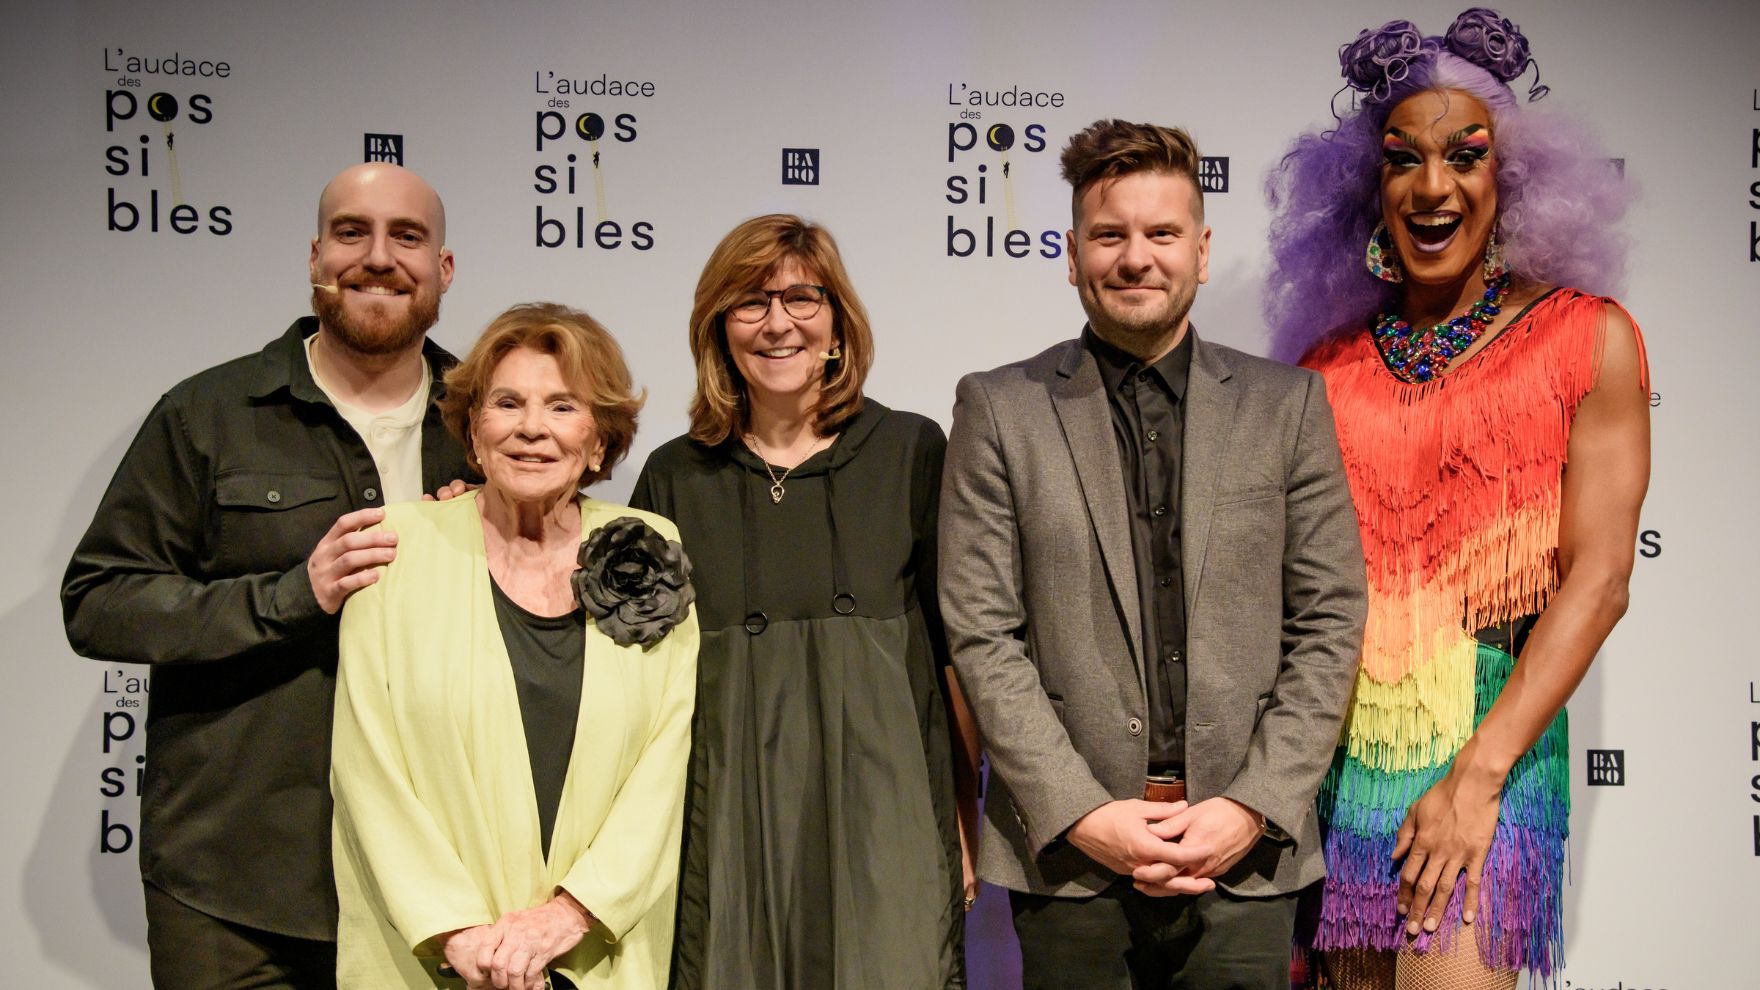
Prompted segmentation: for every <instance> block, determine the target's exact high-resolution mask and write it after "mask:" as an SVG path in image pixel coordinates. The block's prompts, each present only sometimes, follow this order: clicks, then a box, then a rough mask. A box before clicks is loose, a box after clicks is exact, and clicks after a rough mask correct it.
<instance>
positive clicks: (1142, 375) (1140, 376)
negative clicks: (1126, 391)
mask: <svg viewBox="0 0 1760 990" xmlns="http://www.w3.org/2000/svg"><path fill="white" fill-rule="evenodd" d="M1148 380H1149V373H1148V372H1147V371H1139V372H1137V381H1140V382H1147V381H1148Z"/></svg>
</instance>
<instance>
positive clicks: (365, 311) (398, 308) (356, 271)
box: [308, 162, 453, 355]
mask: <svg viewBox="0 0 1760 990" xmlns="http://www.w3.org/2000/svg"><path fill="white" fill-rule="evenodd" d="M308 264H309V269H310V273H311V282H312V310H313V312H315V313H317V315H318V323H319V326H320V328H321V330H323V331H325V332H328V333H329V334H330V338H327V339H334V340H335V341H337V342H339V343H341V344H343V345H345V346H346V347H347V348H348V349H349V350H350V351H352V352H354V353H358V354H365V355H378V354H398V353H403V352H410V353H413V352H414V351H415V350H416V349H418V348H419V347H420V346H421V343H422V340H423V337H424V335H425V334H426V333H427V332H428V328H429V327H431V326H433V325H434V321H435V320H437V319H439V317H440V297H441V296H442V295H443V294H445V292H446V290H447V289H448V288H449V287H450V286H451V285H452V264H453V262H452V250H451V249H450V248H448V247H447V246H446V211H445V209H444V208H443V207H442V206H441V205H440V197H439V196H438V195H436V194H435V192H434V190H433V188H432V187H430V186H429V185H428V184H427V183H426V182H423V181H422V179H421V176H418V175H416V174H415V173H414V172H411V171H410V170H409V169H406V168H403V167H402V166H400V165H390V164H387V163H384V162H368V163H365V164H362V165H355V166H352V167H350V168H347V169H344V170H343V171H342V172H341V173H339V174H338V175H337V176H336V178H334V179H331V180H330V184H329V185H327V186H325V187H324V194H323V195H322V196H320V197H318V236H316V237H314V238H312V254H311V258H310V261H309V263H308Z"/></svg>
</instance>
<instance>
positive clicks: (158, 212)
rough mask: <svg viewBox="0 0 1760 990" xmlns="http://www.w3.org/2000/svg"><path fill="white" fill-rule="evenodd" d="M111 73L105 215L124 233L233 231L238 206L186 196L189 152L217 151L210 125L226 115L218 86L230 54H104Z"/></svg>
mask: <svg viewBox="0 0 1760 990" xmlns="http://www.w3.org/2000/svg"><path fill="white" fill-rule="evenodd" d="M100 59H101V64H102V70H103V78H104V135H105V139H106V140H108V141H111V142H113V143H112V144H110V146H109V147H107V148H105V149H104V163H105V164H104V172H105V174H106V175H107V176H108V178H107V179H106V180H105V186H106V188H105V191H104V200H105V202H104V215H105V217H106V221H107V222H106V229H107V230H109V231H111V232H113V233H118V234H131V235H136V236H139V235H143V234H160V233H175V234H183V235H196V234H209V235H214V236H217V237H224V236H226V235H228V234H230V233H232V208H231V207H228V206H225V205H222V204H214V203H211V202H203V201H202V200H201V198H200V196H199V194H198V195H197V196H196V197H194V201H193V202H192V201H191V198H186V196H185V193H186V190H185V189H184V187H183V169H182V168H181V167H180V166H179V158H180V156H184V155H192V154H193V155H201V154H205V153H211V144H210V143H209V137H208V134H207V133H205V130H206V128H207V127H209V126H210V125H212V124H213V123H214V120H215V118H216V117H217V116H218V114H219V110H218V109H217V107H216V104H215V99H214V95H213V93H212V90H213V89H215V88H217V87H218V86H221V85H224V83H223V82H222V80H225V79H229V78H231V76H232V71H233V67H232V63H231V62H229V61H227V60H225V59H214V58H196V57H191V56H186V55H184V54H183V53H181V52H179V51H175V50H174V51H170V52H164V53H155V54H150V55H149V54H143V53H139V52H131V51H129V50H128V49H127V48H125V47H122V46H117V47H106V48H104V49H103V50H102V51H101V52H100Z"/></svg>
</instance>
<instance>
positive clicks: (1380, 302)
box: [1265, 7, 1630, 361]
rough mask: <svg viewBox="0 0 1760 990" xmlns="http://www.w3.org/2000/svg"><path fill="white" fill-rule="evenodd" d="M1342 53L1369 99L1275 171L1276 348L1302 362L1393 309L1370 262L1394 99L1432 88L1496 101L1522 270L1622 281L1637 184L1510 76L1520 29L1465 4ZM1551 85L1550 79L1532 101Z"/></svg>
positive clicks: (1597, 289)
mask: <svg viewBox="0 0 1760 990" xmlns="http://www.w3.org/2000/svg"><path fill="white" fill-rule="evenodd" d="M1339 57H1340V62H1341V64H1342V65H1343V70H1344V77H1345V79H1346V85H1347V88H1355V89H1356V90H1358V92H1359V93H1360V94H1361V95H1360V103H1361V106H1360V107H1359V108H1358V109H1356V110H1355V111H1353V112H1352V113H1350V114H1349V115H1347V116H1345V117H1344V118H1343V119H1342V120H1341V121H1340V122H1339V125H1338V128H1337V129H1336V130H1334V131H1331V132H1329V133H1320V132H1318V131H1311V132H1309V133H1306V134H1303V135H1301V136H1300V137H1298V138H1296V140H1295V142H1294V144H1292V145H1291V147H1290V150H1289V151H1288V153H1286V154H1285V155H1284V156H1283V159H1282V161H1281V162H1280V163H1279V164H1278V165H1277V166H1275V167H1274V168H1273V169H1272V170H1271V173H1270V174H1269V175H1268V176H1267V177H1266V180H1265V192H1266V196H1267V198H1268V199H1269V200H1270V205H1271V212H1272V218H1271V270H1270V274H1269V275H1268V276H1267V279H1266V292H1265V316H1266V322H1267V324H1268V326H1269V327H1270V332H1271V349H1272V354H1273V356H1275V357H1277V358H1280V359H1282V360H1285V361H1293V360H1296V359H1298V358H1300V357H1301V356H1302V355H1303V354H1305V353H1307V352H1308V351H1309V350H1310V349H1312V348H1313V346H1314V345H1315V344H1317V343H1319V342H1320V341H1321V340H1323V339H1325V338H1326V337H1328V336H1330V335H1331V334H1333V333H1344V332H1350V331H1352V330H1356V329H1361V328H1363V327H1365V326H1367V325H1368V324H1369V323H1370V322H1372V321H1373V319H1374V317H1375V315H1376V314H1377V313H1380V312H1384V311H1386V310H1388V309H1390V308H1393V306H1394V303H1395V300H1396V298H1397V294H1398V291H1399V290H1398V287H1397V286H1393V285H1388V284H1387V283H1385V282H1382V281H1380V280H1378V279H1376V278H1375V277H1374V276H1372V275H1370V274H1369V273H1368V271H1367V270H1365V269H1364V267H1363V249H1364V246H1365V245H1366V244H1367V243H1368V241H1369V234H1370V232H1371V231H1373V230H1374V229H1375V225H1376V224H1377V223H1379V222H1380V221H1381V202H1380V188H1381V134H1382V129H1383V127H1384V125H1385V124H1386V121H1387V118H1388V116H1389V115H1390V114H1391V113H1392V112H1393V108H1394V107H1396V106H1398V105H1399V104H1400V103H1401V102H1403V101H1404V100H1405V99H1406V98H1407V97H1410V96H1412V95H1414V94H1416V93H1419V92H1423V91H1425V90H1444V91H1448V90H1457V91H1460V92H1464V93H1467V94H1469V95H1471V96H1473V97H1475V98H1476V99H1478V100H1479V101H1480V102H1481V103H1483V104H1484V105H1485V107H1486V109H1488V110H1489V111H1491V117H1492V127H1493V133H1494V135H1495V140H1496V148H1497V202H1498V237H1499V239H1500V240H1501V241H1502V242H1503V245H1504V248H1503V254H1504V261H1505V263H1506V264H1507V265H1508V266H1509V268H1510V270H1511V271H1513V272H1515V273H1517V274H1519V275H1523V276H1526V277H1528V278H1531V279H1534V280H1536V281H1540V282H1547V283H1553V284H1558V285H1569V286H1571V287H1573V288H1576V289H1580V290H1582V291H1584V292H1589V293H1596V294H1608V293H1612V292H1614V291H1615V290H1616V289H1618V287H1619V283H1620V281H1621V279H1622V277H1623V275H1624V269H1625V250H1626V244H1625V240H1624V238H1623V237H1621V236H1620V235H1619V234H1618V233H1617V231H1616V226H1617V223H1618V221H1619V219H1620V217H1621V216H1623V215H1624V213H1625V209H1626V204H1627V201H1628V198H1629V194H1630V190H1629V189H1628V188H1627V187H1626V185H1625V184H1624V182H1623V181H1622V179H1621V177H1620V176H1619V174H1618V173H1617V172H1616V171H1615V170H1614V168H1613V167H1612V166H1611V165H1610V163H1609V162H1608V160H1607V156H1606V154H1605V153H1604V152H1603V151H1602V150H1601V148H1600V145H1599V143H1598V142H1596V141H1595V140H1594V139H1593V138H1592V137H1590V136H1589V135H1588V133H1587V132H1586V130H1585V129H1584V128H1583V127H1582V126H1581V125H1579V124H1577V123H1576V122H1575V121H1572V120H1570V119H1568V118H1565V117H1563V116H1562V115H1559V114H1551V113H1546V112H1544V111H1536V110H1533V109H1531V108H1524V107H1519V106H1518V105H1517V102H1516V97H1515V95H1514V94H1513V93H1511V92H1510V89H1509V86H1508V85H1507V82H1508V80H1510V79H1514V78H1515V77H1517V76H1519V75H1521V73H1522V72H1524V71H1525V70H1526V69H1527V67H1528V66H1529V65H1530V64H1531V63H1532V59H1531V58H1530V56H1529V55H1528V43H1527V39H1526V38H1525V37H1523V36H1522V35H1521V32H1520V31H1519V30H1517V29H1516V28H1515V26H1514V25H1512V24H1510V23H1509V21H1507V20H1504V19H1502V18H1501V17H1499V16H1498V15H1497V14H1496V13H1495V12H1492V11H1489V10H1486V9H1485V8H1481V7H1476V8H1473V9H1472V10H1469V11H1467V12H1465V13H1463V14H1462V15H1461V16H1460V17H1459V18H1457V19H1456V21H1455V23H1454V24H1453V25H1451V26H1450V27H1449V31H1448V33H1447V35H1446V36H1444V37H1429V38H1425V37H1422V36H1421V35H1420V34H1419V33H1418V30H1417V28H1415V27H1413V26H1412V25H1411V24H1410V23H1409V22H1406V21H1390V22H1388V23H1387V24H1386V25H1383V26H1382V27H1381V28H1380V29H1379V30H1377V31H1374V32H1370V31H1364V32H1362V34H1360V35H1359V36H1358V38H1357V40H1356V41H1355V42H1353V43H1351V44H1348V45H1346V46H1344V48H1342V49H1341V50H1340V53H1339ZM1546 91H1547V90H1546V87H1543V86H1539V85H1536V86H1534V87H1533V88H1532V89H1530V90H1529V99H1530V100H1534V99H1538V98H1539V97H1541V96H1543V95H1545V93H1546Z"/></svg>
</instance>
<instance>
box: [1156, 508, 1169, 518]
mask: <svg viewBox="0 0 1760 990" xmlns="http://www.w3.org/2000/svg"><path fill="white" fill-rule="evenodd" d="M1155 514H1156V515H1158V516H1165V515H1167V506H1165V505H1157V506H1156V507H1155Z"/></svg>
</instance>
